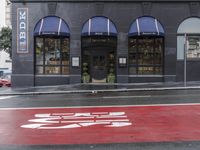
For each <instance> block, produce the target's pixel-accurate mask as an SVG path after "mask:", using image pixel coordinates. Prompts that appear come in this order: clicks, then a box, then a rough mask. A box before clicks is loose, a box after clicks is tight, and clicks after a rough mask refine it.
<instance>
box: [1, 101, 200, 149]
mask: <svg viewBox="0 0 200 150" xmlns="http://www.w3.org/2000/svg"><path fill="white" fill-rule="evenodd" d="M0 135H1V136H0V144H1V145H2V144H4V145H51V144H53V145H54V144H100V143H130V142H131V143H134V142H177V141H199V140H200V105H199V104H196V105H194V104H188V105H185V104H184V105H157V106H108V107H103V106H102V107H84V108H83V107H80V108H78V107H77V108H27V109H20V108H18V109H9V108H8V109H0Z"/></svg>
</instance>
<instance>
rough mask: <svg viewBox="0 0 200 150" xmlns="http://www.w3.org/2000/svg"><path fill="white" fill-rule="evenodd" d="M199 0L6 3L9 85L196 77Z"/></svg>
mask: <svg viewBox="0 0 200 150" xmlns="http://www.w3.org/2000/svg"><path fill="white" fill-rule="evenodd" d="M199 27H200V0H192V1H191V0H182V1H181V0H145V1H142V0H125V1H124V0H123V1H122V0H12V29H13V55H12V56H13V58H12V61H13V73H12V85H13V86H41V85H61V84H74V83H138V82H177V81H183V78H184V60H185V58H186V60H187V81H199V80H200V70H199V67H200V28H199Z"/></svg>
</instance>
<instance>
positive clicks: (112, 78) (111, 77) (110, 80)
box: [107, 68, 115, 83]
mask: <svg viewBox="0 0 200 150" xmlns="http://www.w3.org/2000/svg"><path fill="white" fill-rule="evenodd" d="M109 72H110V73H109V74H108V76H107V82H108V83H115V75H114V69H113V68H111V69H110V70H109Z"/></svg>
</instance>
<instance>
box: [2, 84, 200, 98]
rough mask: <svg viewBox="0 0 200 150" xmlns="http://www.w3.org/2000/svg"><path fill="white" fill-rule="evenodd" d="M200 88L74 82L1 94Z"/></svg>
mask: <svg viewBox="0 0 200 150" xmlns="http://www.w3.org/2000/svg"><path fill="white" fill-rule="evenodd" d="M183 89H200V81H199V82H188V83H187V86H186V87H184V84H183V82H167V83H134V84H131V83H129V84H117V83H116V84H73V85H60V86H38V87H28V88H4V87H3V88H0V96H8V95H40V94H69V93H100V92H128V91H153V90H154V91H155V90H183Z"/></svg>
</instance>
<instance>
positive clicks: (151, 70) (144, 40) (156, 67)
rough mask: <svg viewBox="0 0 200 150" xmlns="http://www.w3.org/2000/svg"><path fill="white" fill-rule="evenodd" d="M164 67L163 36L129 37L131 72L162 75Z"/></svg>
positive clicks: (132, 73)
mask: <svg viewBox="0 0 200 150" xmlns="http://www.w3.org/2000/svg"><path fill="white" fill-rule="evenodd" d="M162 68H163V38H161V37H134V38H129V74H130V75H161V74H162V72H163V71H162Z"/></svg>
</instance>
